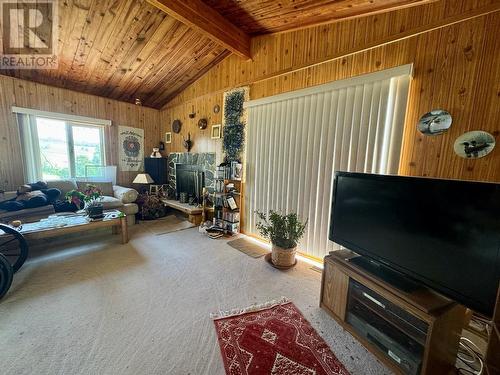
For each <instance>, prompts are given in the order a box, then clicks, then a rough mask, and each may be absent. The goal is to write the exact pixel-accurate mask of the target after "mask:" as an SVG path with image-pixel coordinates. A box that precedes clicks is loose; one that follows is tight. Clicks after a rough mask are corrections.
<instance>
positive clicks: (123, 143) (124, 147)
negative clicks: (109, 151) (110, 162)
mask: <svg viewBox="0 0 500 375" xmlns="http://www.w3.org/2000/svg"><path fill="white" fill-rule="evenodd" d="M118 148H119V150H120V151H119V155H118V157H119V165H120V170H122V171H124V172H131V171H142V170H143V164H144V129H139V128H131V127H128V126H119V127H118Z"/></svg>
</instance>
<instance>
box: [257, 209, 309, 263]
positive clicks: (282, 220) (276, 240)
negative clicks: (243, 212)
mask: <svg viewBox="0 0 500 375" xmlns="http://www.w3.org/2000/svg"><path fill="white" fill-rule="evenodd" d="M256 213H257V216H258V218H259V219H260V222H259V223H257V229H258V230H259V232H260V235H261V236H262V237H264V238H266V239H268V240H270V241H271V243H272V254H271V260H272V262H273V264H274V265H276V266H281V267H291V266H293V265H294V264H295V253H296V252H297V243H298V242H299V240H300V239H301V238H302V236H303V235H304V232H305V229H306V225H307V220H306V222H305V223H302V222H301V221H300V219H299V218H298V216H297V214H296V213H289V214H286V215H282V214H280V213H278V212H276V211H272V210H271V211H269V215H267V216H266V215H265V214H264V213H262V212H259V211H257V212H256Z"/></svg>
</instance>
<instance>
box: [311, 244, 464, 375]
mask: <svg viewBox="0 0 500 375" xmlns="http://www.w3.org/2000/svg"><path fill="white" fill-rule="evenodd" d="M355 256H357V255H356V254H354V253H353V252H351V251H348V250H340V251H334V252H331V253H330V255H328V256H326V257H325V267H324V270H323V277H322V283H321V302H320V306H321V307H322V308H323V309H324V310H325V311H327V312H328V313H329V314H330V315H331V316H332V317H333V318H334V319H335V320H336V321H337V322H338V323H339V324H341V325H342V326H343V327H344V328H345V329H346V330H347V331H348V332H350V333H351V334H352V335H353V336H354V337H355V338H357V339H358V340H359V341H360V342H361V343H362V344H363V345H364V346H365V347H366V348H367V349H368V350H369V351H370V352H372V353H373V354H374V355H376V356H377V357H378V358H379V359H380V360H381V361H382V362H383V363H385V364H386V365H387V366H388V367H389V368H391V369H392V370H393V371H395V372H396V373H397V374H412V375H414V374H415V375H416V374H419V375H424V374H448V373H451V371H452V370H453V369H454V365H455V361H456V354H457V350H458V342H459V338H460V334H461V331H462V327H463V325H464V320H465V307H463V306H461V305H459V304H457V303H455V302H453V301H451V300H449V299H447V298H445V297H443V296H441V295H439V294H437V293H435V292H433V291H432V290H430V289H427V288H423V287H422V288H418V289H414V290H411V291H408V292H405V291H403V290H400V289H397V288H395V287H394V286H392V285H390V284H388V283H387V282H386V281H384V280H382V279H380V278H378V277H377V276H375V275H373V274H371V273H369V272H367V271H366V270H365V269H364V268H361V267H359V266H358V265H356V264H355V262H351V261H350V260H351V259H353V258H354V257H355Z"/></svg>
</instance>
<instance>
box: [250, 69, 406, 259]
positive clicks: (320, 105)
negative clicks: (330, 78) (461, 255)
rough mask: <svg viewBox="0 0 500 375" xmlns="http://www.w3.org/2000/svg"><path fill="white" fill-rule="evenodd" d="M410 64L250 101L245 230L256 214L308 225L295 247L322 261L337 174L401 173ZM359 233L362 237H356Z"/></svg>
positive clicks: (330, 245) (330, 246)
mask: <svg viewBox="0 0 500 375" xmlns="http://www.w3.org/2000/svg"><path fill="white" fill-rule="evenodd" d="M410 74H411V66H405V67H399V68H395V69H391V70H387V71H383V72H378V73H374V74H369V75H365V76H360V77H356V78H354V79H348V80H343V81H337V82H333V83H331V84H327V85H321V86H317V87H314V88H310V89H305V90H300V91H296V92H292V93H286V94H282V95H277V96H275V97H270V98H264V99H259V100H255V101H251V102H249V103H247V105H246V106H247V108H248V116H249V117H248V125H247V151H246V185H245V218H246V223H245V227H244V229H245V231H246V232H247V233H249V234H253V235H258V231H257V230H256V219H257V218H256V215H255V211H256V210H259V211H262V212H268V211H269V210H276V211H281V212H283V213H290V212H296V213H297V214H298V215H299V217H301V218H302V219H303V220H306V219H307V220H308V226H307V230H306V233H305V235H304V238H303V239H302V241H301V242H300V244H299V250H300V251H302V252H303V253H306V254H307V255H311V256H313V257H317V258H322V257H323V256H325V255H326V254H328V252H329V251H331V250H334V249H336V247H335V246H334V244H333V242H331V241H329V240H328V230H329V225H330V208H331V207H330V206H331V194H332V184H333V176H334V173H335V171H355V172H371V173H386V174H391V173H392V174H394V173H397V172H398V167H399V159H400V153H401V145H402V137H403V125H404V117H405V112H406V105H407V99H408V89H409V83H410ZM360 235H362V234H360Z"/></svg>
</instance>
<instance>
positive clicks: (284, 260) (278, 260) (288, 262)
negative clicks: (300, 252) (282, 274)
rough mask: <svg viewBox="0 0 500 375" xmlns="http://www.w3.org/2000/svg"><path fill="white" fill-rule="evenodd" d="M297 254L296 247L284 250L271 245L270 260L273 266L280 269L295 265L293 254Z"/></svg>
mask: <svg viewBox="0 0 500 375" xmlns="http://www.w3.org/2000/svg"><path fill="white" fill-rule="evenodd" d="M296 252H297V247H292V248H291V249H284V248H282V247H279V246H276V245H274V244H273V246H272V253H271V260H272V261H273V264H274V265H276V266H280V267H290V266H293V265H294V264H295V253H296Z"/></svg>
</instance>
